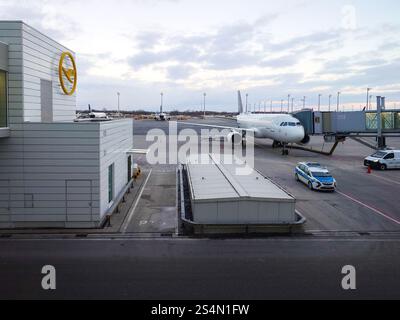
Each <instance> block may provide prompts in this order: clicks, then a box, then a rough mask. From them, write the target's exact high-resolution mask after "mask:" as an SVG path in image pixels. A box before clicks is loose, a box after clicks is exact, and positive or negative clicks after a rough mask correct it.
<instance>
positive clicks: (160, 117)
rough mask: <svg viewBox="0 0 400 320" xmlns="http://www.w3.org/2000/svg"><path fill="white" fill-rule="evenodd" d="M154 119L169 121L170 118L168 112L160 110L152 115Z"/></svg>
mask: <svg viewBox="0 0 400 320" xmlns="http://www.w3.org/2000/svg"><path fill="white" fill-rule="evenodd" d="M154 120H156V121H167V120H168V121H169V120H171V118H170V117H169V115H168V114H166V113H164V112H161V113H156V114H155V115H154Z"/></svg>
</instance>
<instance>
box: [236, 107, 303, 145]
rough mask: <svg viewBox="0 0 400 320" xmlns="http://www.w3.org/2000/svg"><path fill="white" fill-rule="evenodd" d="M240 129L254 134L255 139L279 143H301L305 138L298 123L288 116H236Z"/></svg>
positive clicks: (248, 114) (243, 114)
mask: <svg viewBox="0 0 400 320" xmlns="http://www.w3.org/2000/svg"><path fill="white" fill-rule="evenodd" d="M237 124H238V127H239V128H240V129H248V130H251V131H253V132H254V136H255V138H260V139H272V140H274V141H277V142H281V143H302V141H303V140H304V139H305V138H306V134H305V130H304V127H303V126H302V125H301V124H300V121H299V120H298V119H296V118H295V117H293V116H291V115H289V114H250V113H247V114H245V113H242V114H240V115H238V116H237Z"/></svg>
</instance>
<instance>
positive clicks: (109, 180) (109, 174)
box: [108, 164, 114, 203]
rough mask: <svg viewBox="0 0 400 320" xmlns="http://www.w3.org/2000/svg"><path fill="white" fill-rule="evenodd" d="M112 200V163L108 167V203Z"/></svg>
mask: <svg viewBox="0 0 400 320" xmlns="http://www.w3.org/2000/svg"><path fill="white" fill-rule="evenodd" d="M113 200H114V164H112V165H111V166H109V167H108V203H111V202H112V201H113Z"/></svg>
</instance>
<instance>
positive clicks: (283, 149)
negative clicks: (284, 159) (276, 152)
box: [282, 144, 289, 156]
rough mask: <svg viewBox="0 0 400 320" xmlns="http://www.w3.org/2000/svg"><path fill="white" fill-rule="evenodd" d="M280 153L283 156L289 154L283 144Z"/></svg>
mask: <svg viewBox="0 0 400 320" xmlns="http://www.w3.org/2000/svg"><path fill="white" fill-rule="evenodd" d="M282 155H283V156H288V155H289V150H288V149H286V146H285V145H284V144H283V145H282Z"/></svg>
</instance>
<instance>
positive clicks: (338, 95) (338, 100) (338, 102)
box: [337, 91, 341, 112]
mask: <svg viewBox="0 0 400 320" xmlns="http://www.w3.org/2000/svg"><path fill="white" fill-rule="evenodd" d="M340 94H341V92H340V91H339V92H338V93H337V112H339V111H340V110H339V107H340Z"/></svg>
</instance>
